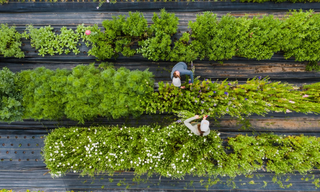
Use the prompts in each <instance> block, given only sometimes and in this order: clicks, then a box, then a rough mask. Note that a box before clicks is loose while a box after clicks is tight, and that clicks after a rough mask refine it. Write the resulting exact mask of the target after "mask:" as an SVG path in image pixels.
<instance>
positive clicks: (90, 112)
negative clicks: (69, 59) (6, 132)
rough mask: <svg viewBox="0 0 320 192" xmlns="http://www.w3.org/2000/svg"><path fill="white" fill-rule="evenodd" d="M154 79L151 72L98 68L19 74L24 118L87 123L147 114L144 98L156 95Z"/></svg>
mask: <svg viewBox="0 0 320 192" xmlns="http://www.w3.org/2000/svg"><path fill="white" fill-rule="evenodd" d="M152 77H153V75H152V73H151V72H149V71H148V70H145V71H138V70H136V71H130V70H129V69H126V68H123V67H122V68H120V69H118V70H116V69H114V68H112V67H109V68H106V69H103V70H101V69H97V68H95V67H94V65H89V66H84V65H78V66H77V67H75V68H73V69H72V71H70V70H66V69H57V70H50V69H46V68H44V67H40V68H37V69H35V70H26V71H22V72H21V73H18V74H17V78H18V82H17V85H16V86H17V87H19V88H20V90H21V95H23V98H22V106H23V107H24V108H25V112H24V115H23V117H24V118H33V119H60V118H62V117H67V118H70V119H73V120H77V121H80V122H82V123H83V122H84V120H88V119H92V118H95V117H97V116H103V117H109V118H111V117H112V118H115V119H117V118H120V117H124V116H128V115H133V116H139V115H141V114H142V113H143V112H144V109H143V108H141V105H140V97H141V96H143V95H145V94H149V93H150V92H153V83H154V80H153V79H152Z"/></svg>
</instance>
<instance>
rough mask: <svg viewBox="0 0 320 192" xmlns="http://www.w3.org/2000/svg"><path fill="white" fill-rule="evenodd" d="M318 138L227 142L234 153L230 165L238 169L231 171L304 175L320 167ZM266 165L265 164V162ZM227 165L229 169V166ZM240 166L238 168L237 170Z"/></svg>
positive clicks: (265, 137)
mask: <svg viewBox="0 0 320 192" xmlns="http://www.w3.org/2000/svg"><path fill="white" fill-rule="evenodd" d="M319 141H320V140H319V138H318V137H314V136H303V135H301V136H288V137H283V136H278V135H272V134H262V135H259V136H256V137H248V136H243V135H239V136H237V137H235V138H229V142H228V144H229V145H230V146H231V148H232V149H233V153H234V154H233V155H232V156H231V155H230V156H229V157H232V158H230V159H229V161H230V162H234V161H236V162H238V165H236V166H235V165H233V166H235V167H233V168H231V167H229V168H230V169H233V170H237V169H239V170H250V172H253V171H257V170H261V169H262V167H265V168H266V170H267V171H270V172H275V174H285V173H294V172H295V171H298V172H299V173H301V174H305V173H307V171H310V170H312V169H313V168H314V167H317V168H318V167H319V166H320V164H319V163H320V157H319V149H320V144H319ZM264 161H265V162H264ZM226 164H229V165H231V163H228V160H227V162H226ZM238 166H240V167H238Z"/></svg>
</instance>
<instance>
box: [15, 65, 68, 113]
mask: <svg viewBox="0 0 320 192" xmlns="http://www.w3.org/2000/svg"><path fill="white" fill-rule="evenodd" d="M70 73H71V71H68V70H66V69H62V70H61V69H57V70H56V71H54V70H50V69H46V68H44V67H39V68H36V69H35V70H25V71H22V72H21V73H18V77H19V82H18V85H19V87H20V89H21V92H22V95H23V106H24V107H25V109H26V110H25V112H24V118H33V119H60V118H61V117H63V116H64V110H65V102H66V95H65V87H66V85H67V76H68V75H69V74H70Z"/></svg>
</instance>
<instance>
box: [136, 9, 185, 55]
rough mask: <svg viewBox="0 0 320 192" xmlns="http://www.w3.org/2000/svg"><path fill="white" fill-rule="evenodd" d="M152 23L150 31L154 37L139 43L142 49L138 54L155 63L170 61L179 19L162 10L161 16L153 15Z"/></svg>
mask: <svg viewBox="0 0 320 192" xmlns="http://www.w3.org/2000/svg"><path fill="white" fill-rule="evenodd" d="M152 21H153V24H152V25H151V26H150V31H151V33H153V34H154V36H153V37H152V36H151V37H149V38H148V39H147V40H142V41H140V42H139V45H140V46H141V48H139V49H138V53H142V56H143V57H145V58H148V59H149V60H153V61H158V60H170V52H171V44H172V40H171V36H172V35H173V34H175V33H177V29H178V24H179V19H178V17H176V16H175V14H174V13H167V12H166V11H165V9H161V12H160V14H159V16H158V15H157V14H155V13H154V14H153V17H152Z"/></svg>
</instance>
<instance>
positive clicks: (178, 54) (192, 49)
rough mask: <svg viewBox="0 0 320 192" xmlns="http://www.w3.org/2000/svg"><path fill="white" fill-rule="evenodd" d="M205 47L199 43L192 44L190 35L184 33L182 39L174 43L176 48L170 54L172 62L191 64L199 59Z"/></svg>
mask: <svg viewBox="0 0 320 192" xmlns="http://www.w3.org/2000/svg"><path fill="white" fill-rule="evenodd" d="M202 47H203V46H201V44H198V43H195V42H194V43H193V44H190V34H189V33H183V34H182V37H181V38H180V39H179V40H178V41H176V42H175V43H174V48H173V49H172V51H171V52H170V56H169V57H170V60H171V61H184V62H191V61H194V60H196V59H197V58H198V57H199V53H200V51H201V49H202Z"/></svg>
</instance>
